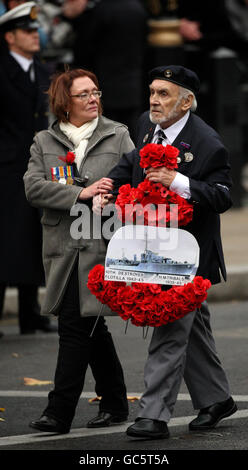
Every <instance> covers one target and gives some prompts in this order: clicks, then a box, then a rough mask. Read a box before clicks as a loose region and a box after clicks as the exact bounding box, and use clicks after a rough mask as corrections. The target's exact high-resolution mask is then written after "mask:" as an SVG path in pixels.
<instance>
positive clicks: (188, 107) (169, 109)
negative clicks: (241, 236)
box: [94, 65, 237, 439]
mask: <svg viewBox="0 0 248 470" xmlns="http://www.w3.org/2000/svg"><path fill="white" fill-rule="evenodd" d="M199 86H200V84H199V79H198V77H197V76H196V74H195V73H194V72H193V71H191V70H189V69H186V68H184V67H181V66H176V65H171V66H162V67H157V68H155V69H153V70H152V71H151V72H150V113H149V112H146V113H144V114H143V115H142V116H141V118H140V121H139V127H138V129H139V132H138V141H137V150H134V151H132V152H131V153H129V154H127V155H124V156H123V157H122V159H121V160H120V162H119V164H118V165H117V166H116V167H115V168H113V170H112V171H111V172H110V173H109V175H108V176H109V177H110V178H112V179H113V180H114V183H115V192H117V190H118V188H119V187H120V186H121V185H122V184H126V183H130V184H131V185H132V186H137V185H138V184H139V183H140V182H141V181H142V180H143V179H144V177H145V176H146V178H148V179H149V180H150V181H153V182H160V183H162V184H163V185H164V186H166V187H168V188H170V189H171V190H173V191H175V192H176V193H178V194H179V195H180V196H182V197H184V198H186V199H188V200H189V201H190V202H192V203H193V204H194V217H193V221H192V222H191V223H190V224H188V226H187V227H186V228H185V229H186V230H188V231H189V232H191V233H192V234H193V235H194V236H195V238H196V240H197V241H198V244H199V246H200V261H199V268H198V271H197V275H201V276H203V277H204V278H207V279H209V280H210V281H211V282H212V284H216V283H218V282H220V272H221V273H222V276H223V277H224V279H225V278H226V271H225V263H224V258H223V252H222V245H221V238H220V217H219V214H220V213H222V212H224V211H226V210H227V209H229V207H230V206H231V204H232V202H231V198H230V193H229V188H230V186H231V178H230V174H229V173H230V165H229V162H228V153H227V150H226V149H225V147H224V145H223V144H222V142H221V139H220V137H219V135H218V134H217V133H216V132H215V131H214V130H213V129H212V128H211V127H209V126H208V125H207V124H206V123H205V122H204V121H202V119H200V118H199V117H197V116H196V115H194V114H193V113H192V111H194V110H195V109H196V106H197V103H196V99H195V94H196V93H197V92H198V90H199ZM151 142H153V143H162V144H163V145H166V144H171V145H173V146H175V147H177V148H178V149H179V151H180V154H179V157H180V159H181V161H180V163H179V165H178V169H177V171H174V170H168V169H166V168H165V167H162V168H156V169H155V168H150V169H148V170H147V174H146V175H144V172H143V169H142V168H141V167H140V165H139V149H140V148H141V147H143V146H144V145H145V144H147V143H151ZM109 198H110V196H109ZM94 202H95V205H96V208H97V200H96V201H94ZM105 203H106V199H104V201H102V207H103V205H104V204H105ZM98 207H99V206H98ZM209 316H210V315H209V310H208V307H207V304H206V303H204V304H203V305H202V308H201V309H198V310H197V311H193V312H191V313H189V314H188V315H186V316H185V317H184V318H182V319H180V320H177V321H175V322H174V323H169V324H167V325H164V326H160V327H156V328H154V332H153V336H152V339H151V343H150V346H149V355H148V359H147V362H146V365H145V391H144V393H143V395H142V397H141V400H140V404H139V412H138V417H137V419H136V421H135V423H134V424H133V425H132V426H130V427H129V428H128V429H127V434H128V436H133V437H138V438H139V437H146V438H150V439H156V438H157V439H159V438H166V437H168V436H169V431H168V427H167V423H168V421H169V420H170V418H171V415H172V413H173V409H174V406H175V403H176V399H177V394H178V392H179V388H180V385H181V381H182V378H184V380H185V382H186V385H187V387H188V390H189V393H190V396H191V399H192V402H193V406H194V408H195V409H197V410H200V412H199V414H198V416H197V418H195V419H194V420H193V421H192V422H191V423H190V425H189V428H190V430H206V429H212V428H214V427H215V426H216V424H217V423H218V422H219V421H220V420H221V419H222V418H224V417H226V416H230V415H231V414H233V413H234V412H235V411H236V409H237V407H236V404H235V403H234V401H233V399H232V397H231V396H230V391H229V385H228V381H227V378H226V375H225V372H224V370H223V368H222V366H221V363H220V360H219V358H218V356H217V352H216V348H215V343H214V339H213V336H212V332H211V327H210V320H209Z"/></svg>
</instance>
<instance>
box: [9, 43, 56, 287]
mask: <svg viewBox="0 0 248 470" xmlns="http://www.w3.org/2000/svg"><path fill="white" fill-rule="evenodd" d="M35 75H36V81H35V84H33V83H32V82H31V81H30V79H29V76H28V74H27V73H25V72H24V71H23V70H22V68H21V67H20V65H19V64H18V63H17V62H16V60H15V59H14V58H13V57H12V56H11V55H10V54H9V53H8V52H4V53H2V54H1V56H0V102H1V115H0V200H1V221H2V224H1V231H0V247H1V248H0V250H1V255H0V257H1V264H0V265H1V268H0V282H4V283H6V284H10V285H18V284H35V285H41V284H42V283H43V282H44V273H43V266H42V256H41V249H42V248H41V246H42V245H41V227H40V213H39V211H38V210H36V209H34V208H32V207H31V206H30V205H29V204H28V202H27V200H26V197H25V192H24V184H23V175H24V173H25V171H26V169H27V164H28V160H29V157H30V151H29V149H30V146H31V144H32V141H33V137H34V134H35V133H36V132H37V131H39V130H41V129H45V128H47V126H48V113H47V98H46V96H45V94H44V90H47V88H48V85H49V79H48V73H47V71H46V69H45V67H44V66H43V65H41V64H40V63H39V61H38V60H36V59H35Z"/></svg>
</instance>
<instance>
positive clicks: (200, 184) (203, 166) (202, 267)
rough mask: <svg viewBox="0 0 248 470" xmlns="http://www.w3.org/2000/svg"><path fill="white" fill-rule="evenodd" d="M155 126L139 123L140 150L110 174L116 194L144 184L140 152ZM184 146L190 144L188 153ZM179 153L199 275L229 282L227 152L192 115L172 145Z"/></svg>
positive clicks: (145, 119) (145, 118)
mask: <svg viewBox="0 0 248 470" xmlns="http://www.w3.org/2000/svg"><path fill="white" fill-rule="evenodd" d="M154 129H155V125H154V124H152V123H151V121H150V120H149V114H148V113H144V114H143V115H142V116H141V118H140V122H139V132H138V139H137V150H134V151H133V152H131V153H129V154H127V155H124V156H123V157H122V159H121V160H120V163H119V164H118V165H117V166H116V167H115V168H114V169H113V170H112V171H111V172H110V173H109V175H108V176H109V177H110V178H113V179H114V181H115V190H116V191H117V189H118V188H119V187H120V186H121V185H122V184H127V183H130V184H131V186H133V187H137V186H138V184H139V183H140V182H141V181H143V179H144V173H143V169H142V168H141V167H140V165H139V160H140V158H139V150H140V148H142V147H143V146H144V145H145V144H147V143H149V142H150V141H151V139H152V136H153V132H154ZM184 144H188V146H189V147H188V148H187V149H186V148H185V146H184ZM173 145H174V146H175V147H177V148H178V149H179V150H180V156H181V157H182V162H181V163H179V166H178V171H179V172H180V173H182V174H184V175H186V176H188V177H189V182H190V191H191V196H192V197H191V200H190V201H189V202H193V204H194V216H193V220H192V222H191V223H190V224H188V225H187V227H184V229H185V230H188V231H189V232H190V233H192V234H193V235H194V237H195V238H196V240H197V241H198V244H199V246H200V260H199V268H198V271H197V275H200V276H203V277H204V278H207V279H209V280H210V281H211V282H212V283H213V284H216V283H218V282H220V272H219V271H221V273H222V276H223V277H224V279H226V269H225V263H224V257H223V250H222V244H221V237H220V217H219V214H220V213H222V212H225V211H226V210H227V209H229V208H230V207H231V205H232V201H231V197H230V192H229V188H230V186H231V184H232V182H231V177H230V165H229V160H228V152H227V150H226V148H225V147H224V145H223V144H222V142H221V139H220V137H219V135H218V134H217V133H216V132H215V131H214V129H212V128H211V127H210V126H208V125H207V124H206V123H205V122H204V121H203V120H202V119H200V118H199V117H198V116H196V115H194V114H191V115H190V117H189V119H188V121H187V123H186V125H185V126H184V128H183V129H182V131H181V132H180V134H179V135H178V137H177V138H176V140H175V141H174V142H173ZM185 152H191V153H192V154H193V156H194V158H193V160H192V161H191V162H188V163H187V162H185V161H183V160H184V153H185Z"/></svg>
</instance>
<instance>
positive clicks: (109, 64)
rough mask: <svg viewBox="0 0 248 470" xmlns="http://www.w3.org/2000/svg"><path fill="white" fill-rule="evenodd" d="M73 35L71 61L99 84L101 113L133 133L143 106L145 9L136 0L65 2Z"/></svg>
mask: <svg viewBox="0 0 248 470" xmlns="http://www.w3.org/2000/svg"><path fill="white" fill-rule="evenodd" d="M63 12H64V15H65V16H66V17H67V18H68V19H70V21H71V22H72V25H73V30H74V33H75V40H74V45H73V53H74V65H76V66H80V67H81V66H82V67H84V68H87V69H89V70H93V71H94V72H95V73H96V75H97V77H98V79H99V82H100V83H101V88H102V91H103V108H104V113H105V114H106V116H108V117H109V118H110V119H113V120H115V121H118V122H122V123H124V124H126V125H127V126H128V128H129V131H130V134H131V137H134V130H135V128H136V122H137V118H138V116H139V115H140V112H141V111H142V109H141V107H142V105H143V63H144V57H145V50H146V34H147V26H146V22H147V13H146V10H145V7H144V5H143V2H141V1H139V0H118V1H116V0H95V1H87V0H73V1H71V0H65V2H64V7H63Z"/></svg>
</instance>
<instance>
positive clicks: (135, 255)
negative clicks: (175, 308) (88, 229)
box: [105, 225, 199, 285]
mask: <svg viewBox="0 0 248 470" xmlns="http://www.w3.org/2000/svg"><path fill="white" fill-rule="evenodd" d="M198 265H199V246H198V243H197V241H196V239H195V238H194V237H193V235H191V234H190V233H189V232H187V231H186V230H182V229H174V228H165V227H153V226H129V225H127V226H125V227H121V228H120V229H119V230H117V231H116V233H115V234H114V236H113V237H112V239H111V240H110V243H109V245H108V250H107V255H106V260H105V279H106V280H108V281H125V282H144V283H153V284H165V285H183V284H185V283H186V282H189V281H192V279H193V278H194V276H195V275H196V271H197V268H198Z"/></svg>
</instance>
